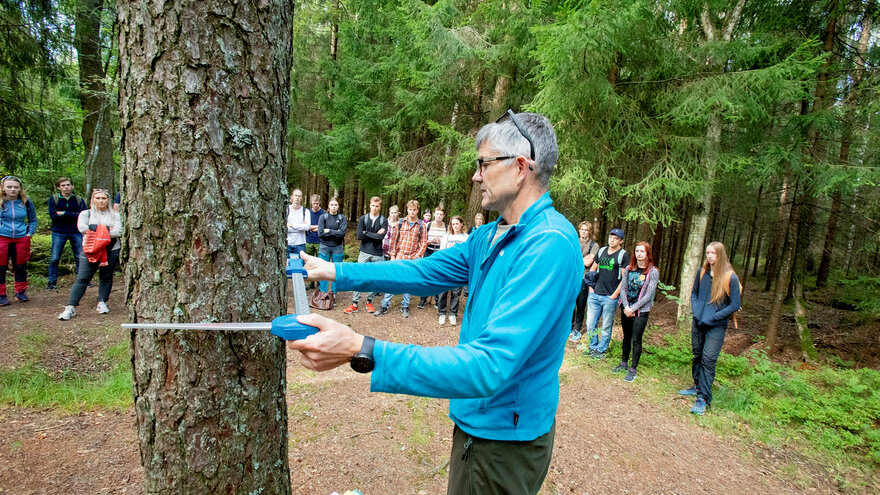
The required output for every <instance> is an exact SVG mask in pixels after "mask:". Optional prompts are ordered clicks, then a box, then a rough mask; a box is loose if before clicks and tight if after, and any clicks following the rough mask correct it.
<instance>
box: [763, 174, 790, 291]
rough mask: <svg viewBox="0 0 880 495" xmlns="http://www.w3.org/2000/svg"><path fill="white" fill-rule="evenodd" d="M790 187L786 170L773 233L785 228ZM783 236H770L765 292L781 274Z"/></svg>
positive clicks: (766, 262)
mask: <svg viewBox="0 0 880 495" xmlns="http://www.w3.org/2000/svg"><path fill="white" fill-rule="evenodd" d="M790 189H791V177H789V174H788V171H786V172H785V173H784V174H783V177H782V191H780V193H779V206H778V207H777V209H776V224H775V227H774V228H771V233H772V232H773V230H774V229H775V231H776V232H782V231H784V230H785V225H786V223H785V222H786V218H788V216H789V211H788V210H789V206H790V205H789V201H790V199H789V195H790ZM783 237H784V236H781V235H775V236H774V235H771V236H770V238H771V241H770V246H769V247H768V249H767V260H766V261H765V262H764V274H765V275H766V276H767V280H766V281H765V282H764V292H767V291H768V290H770V289H771V288H772V287H773V282H775V281H776V278H777V276H778V275H779V251H780V249H781V248H782V242H783V241H784V239H783Z"/></svg>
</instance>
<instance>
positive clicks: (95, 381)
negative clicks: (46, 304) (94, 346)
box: [0, 334, 132, 412]
mask: <svg viewBox="0 0 880 495" xmlns="http://www.w3.org/2000/svg"><path fill="white" fill-rule="evenodd" d="M47 343H48V336H46V335H43V334H32V335H23V336H22V337H20V338H19V353H20V354H21V356H22V357H23V358H26V359H25V363H24V364H23V365H22V366H20V367H17V368H14V369H4V370H0V406H15V407H29V408H36V409H45V408H53V409H58V410H61V411H65V412H78V411H83V410H90V409H95V408H108V409H125V408H127V407H129V406H130V405H131V400H132V399H131V367H130V364H129V363H128V341H124V342H122V343H120V344H117V345H115V346H112V347H110V348H108V349H107V350H105V351H104V353H103V355H102V356H101V357H100V359H101V360H103V361H104V362H106V363H108V364H110V369H109V371H106V372H102V373H94V374H85V373H77V372H69V371H64V370H62V371H59V372H50V371H49V370H47V369H46V368H45V367H44V366H42V365H40V364H39V362H38V361H37V359H38V357H39V354H38V352H41V351H42V348H43V347H45V345H46V344H47Z"/></svg>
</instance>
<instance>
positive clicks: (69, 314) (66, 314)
mask: <svg viewBox="0 0 880 495" xmlns="http://www.w3.org/2000/svg"><path fill="white" fill-rule="evenodd" d="M74 316H76V308H75V307H73V306H67V307H66V308H64V311H62V312H61V314H60V315H58V319H59V320H65V321H66V320H69V319H71V318H73V317H74Z"/></svg>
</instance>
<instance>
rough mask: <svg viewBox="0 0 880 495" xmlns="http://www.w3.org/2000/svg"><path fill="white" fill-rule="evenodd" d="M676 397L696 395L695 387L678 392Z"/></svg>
mask: <svg viewBox="0 0 880 495" xmlns="http://www.w3.org/2000/svg"><path fill="white" fill-rule="evenodd" d="M678 395H697V387H691V388H686V389H684V390H679V391H678Z"/></svg>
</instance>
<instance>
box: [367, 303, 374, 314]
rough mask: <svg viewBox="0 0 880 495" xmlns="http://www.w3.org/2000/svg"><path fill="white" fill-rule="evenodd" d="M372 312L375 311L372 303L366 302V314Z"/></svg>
mask: <svg viewBox="0 0 880 495" xmlns="http://www.w3.org/2000/svg"><path fill="white" fill-rule="evenodd" d="M374 311H376V308H374V307H373V303H371V302H368V303H367V313H372V312H374Z"/></svg>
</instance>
